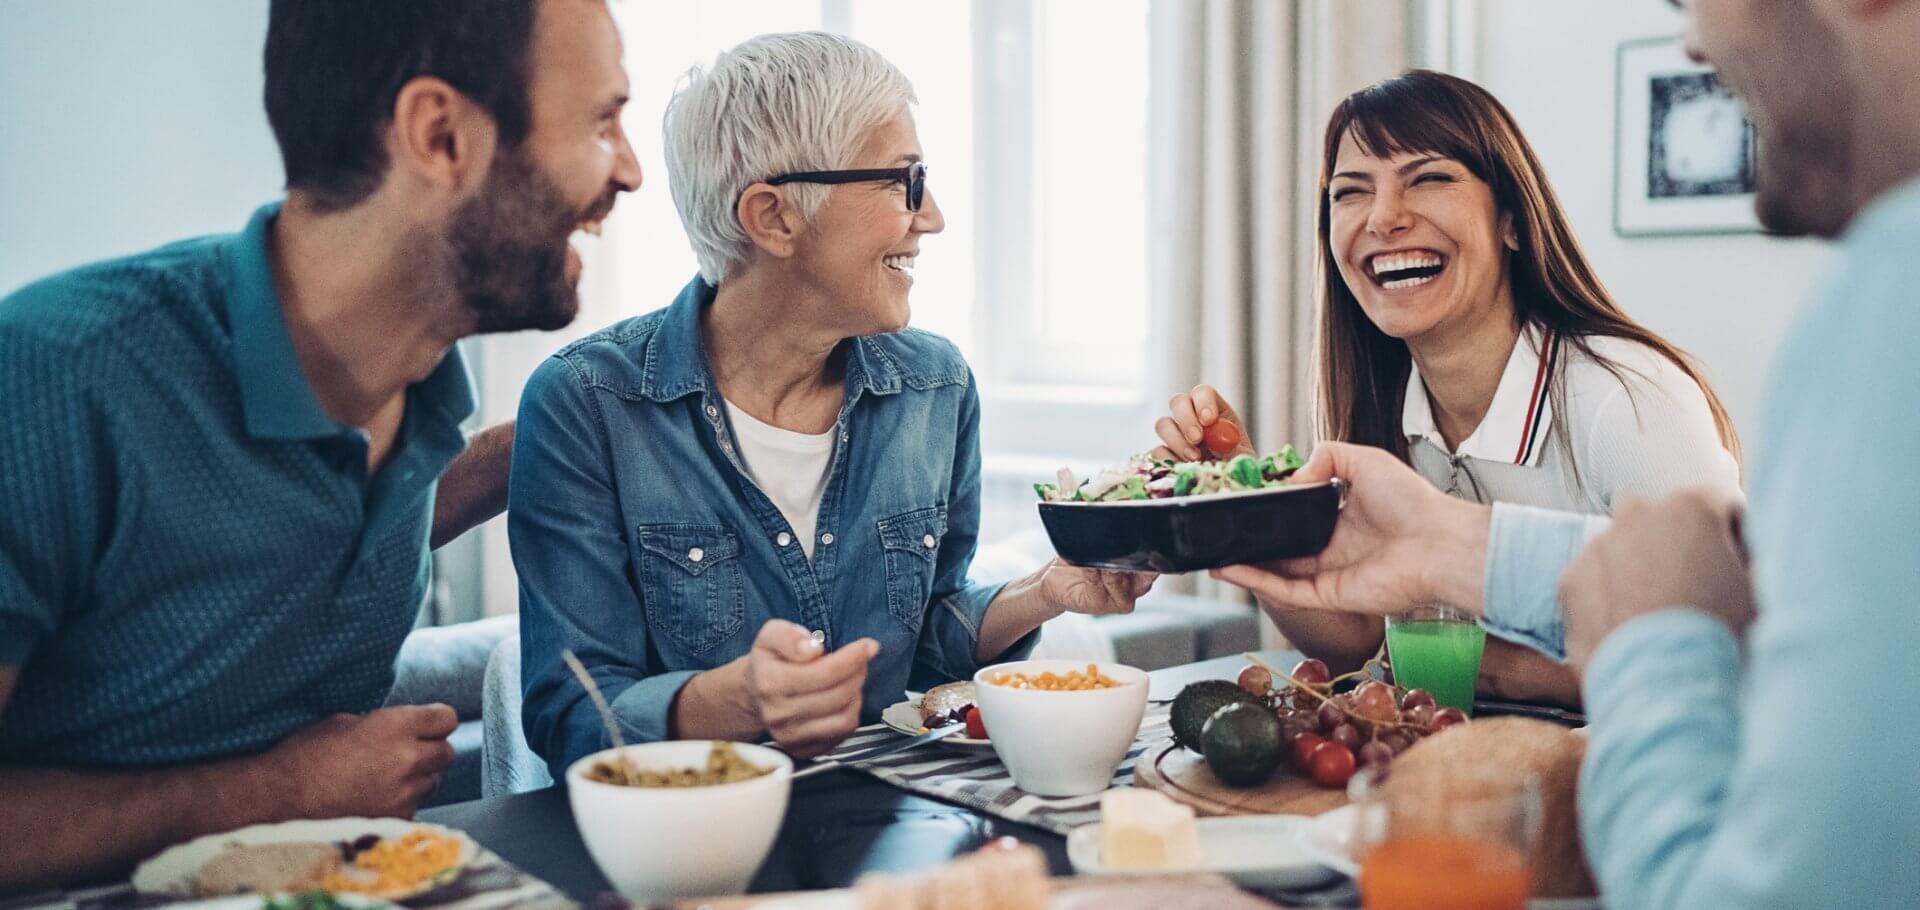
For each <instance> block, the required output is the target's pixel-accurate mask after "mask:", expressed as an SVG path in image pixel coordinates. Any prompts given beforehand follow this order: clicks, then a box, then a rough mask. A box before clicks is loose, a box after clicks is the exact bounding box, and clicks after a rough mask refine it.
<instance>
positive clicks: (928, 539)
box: [920, 534, 935, 550]
mask: <svg viewBox="0 0 1920 910" xmlns="http://www.w3.org/2000/svg"><path fill="white" fill-rule="evenodd" d="M920 542H921V543H923V544H926V545H927V549H929V550H931V549H933V545H934V543H935V541H934V539H933V535H932V534H928V535H927V536H925V537H922V538H920Z"/></svg>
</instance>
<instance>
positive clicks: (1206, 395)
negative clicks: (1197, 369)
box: [1153, 385, 1254, 461]
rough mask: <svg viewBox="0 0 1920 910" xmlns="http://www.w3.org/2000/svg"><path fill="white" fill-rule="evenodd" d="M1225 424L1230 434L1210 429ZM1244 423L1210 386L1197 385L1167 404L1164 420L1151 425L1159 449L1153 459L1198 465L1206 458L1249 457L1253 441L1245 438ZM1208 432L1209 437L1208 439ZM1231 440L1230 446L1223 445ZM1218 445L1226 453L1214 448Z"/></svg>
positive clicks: (1245, 423)
mask: <svg viewBox="0 0 1920 910" xmlns="http://www.w3.org/2000/svg"><path fill="white" fill-rule="evenodd" d="M1221 421H1226V422H1227V423H1230V424H1232V425H1233V429H1232V430H1231V431H1226V436H1224V437H1223V436H1222V435H1221V433H1222V431H1220V430H1215V429H1214V425H1215V424H1217V423H1220V422H1221ZM1246 430H1247V422H1246V421H1244V420H1241V419H1240V415H1239V414H1237V413H1235V412H1234V410H1233V405H1230V404H1228V403H1227V400H1226V399H1225V398H1222V397H1220V391H1219V390H1218V389H1215V388H1214V387H1213V386H1210V385H1197V386H1194V387H1193V391H1191V392H1181V393H1180V394H1178V395H1175V396H1173V398H1172V399H1171V400H1169V401H1168V402H1167V416H1165V417H1162V418H1160V419H1159V420H1156V421H1154V424H1153V432H1154V433H1155V434H1156V435H1158V436H1159V437H1160V443H1161V444H1160V446H1159V447H1158V448H1156V449H1154V450H1153V457H1155V458H1160V459H1168V458H1171V459H1174V460H1177V461H1200V460H1201V459H1204V458H1206V457H1208V454H1209V453H1211V454H1212V457H1213V458H1215V459H1217V460H1223V461H1224V460H1226V459H1229V458H1232V457H1233V456H1235V455H1252V454H1253V452H1254V449H1253V440H1251V439H1248V438H1247V437H1246V435H1245V434H1246ZM1210 432H1211V434H1212V435H1209V433H1210ZM1227 439H1232V440H1233V441H1232V442H1230V443H1229V442H1227V441H1226V440H1227ZM1216 443H1218V444H1221V445H1224V446H1225V447H1226V451H1224V452H1223V451H1219V450H1217V449H1215V448H1214V445H1215V444H1216Z"/></svg>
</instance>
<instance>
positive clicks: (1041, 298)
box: [577, 0, 1152, 473]
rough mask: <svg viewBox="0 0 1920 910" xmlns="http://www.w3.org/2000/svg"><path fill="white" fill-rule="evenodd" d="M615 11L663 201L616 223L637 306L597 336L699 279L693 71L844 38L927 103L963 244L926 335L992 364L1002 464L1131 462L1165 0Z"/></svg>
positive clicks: (938, 245)
mask: <svg viewBox="0 0 1920 910" xmlns="http://www.w3.org/2000/svg"><path fill="white" fill-rule="evenodd" d="M614 10H615V14H616V15H617V16H618V17H620V19H621V20H622V23H621V24H622V32H623V34H624V36H625V39H626V42H627V70H628V75H629V77H630V78H631V80H632V83H633V101H632V103H631V105H630V107H629V112H628V121H627V122H628V132H629V135H630V136H631V138H632V140H633V143H634V148H635V150H636V151H637V152H638V153H639V155H640V159H641V166H642V170H643V171H644V172H645V174H646V186H645V188H644V189H642V191H641V192H640V193H637V194H635V195H634V196H632V197H629V198H628V199H626V200H625V201H623V202H622V203H621V206H620V208H619V210H618V211H616V213H615V215H614V219H613V221H612V223H611V224H610V233H611V234H612V236H613V237H614V238H615V240H614V242H613V250H612V251H611V252H613V254H614V256H615V257H616V258H617V260H618V262H619V265H620V267H619V269H618V270H617V271H618V278H617V286H618V289H619V298H620V299H619V302H618V305H617V309H618V310H619V311H618V312H614V311H610V310H609V309H608V308H607V307H605V306H596V307H594V308H593V309H592V310H590V311H589V314H583V319H582V321H583V322H586V321H588V319H587V317H588V315H593V316H599V317H601V319H600V323H602V324H603V323H605V322H609V321H612V320H614V319H619V318H623V317H625V316H630V315H633V314H636V313H640V312H645V311H647V310H651V309H654V308H656V307H660V306H664V305H665V304H666V303H667V302H668V301H669V300H670V299H671V298H672V296H673V294H674V293H675V292H677V291H678V290H679V289H680V287H681V286H682V285H684V284H685V283H686V281H687V280H688V279H689V278H691V277H692V275H693V274H694V271H695V264H694V259H693V255H692V252H691V251H690V250H689V249H688V246H687V242H686V239H685V236H684V235H683V233H682V232H681V228H680V222H679V218H678V216H677V214H676V213H675V212H674V209H673V203H672V199H671V198H670V197H669V195H668V193H667V192H666V190H665V186H664V185H665V182H666V178H665V166H664V164H663V163H662V162H663V158H662V154H661V137H660V128H659V123H660V113H661V111H663V110H665V108H666V104H667V100H668V99H669V98H670V97H671V96H672V93H673V91H674V89H675V88H677V87H678V85H679V83H680V80H681V79H682V77H683V76H684V74H685V73H686V71H687V69H688V68H689V67H691V66H693V65H696V64H699V65H706V64H709V63H711V61H712V59H713V57H714V55H715V54H716V53H718V52H719V51H721V50H723V49H725V48H727V47H730V46H732V45H734V44H737V43H739V42H740V41H743V40H745V39H747V38H750V37H752V36H754V35H758V34H763V33H766V32H772V31H787V30H796V29H810V28H825V29H829V30H833V31H838V32H842V33H845V34H849V35H851V36H853V37H855V38H858V39H859V40H861V41H864V42H866V43H867V44H870V45H872V46H873V47H874V48H875V49H876V50H878V51H880V53H882V54H884V55H886V57H887V58H888V59H889V60H892V61H893V62H894V63H895V64H896V65H898V66H899V67H900V68H901V70H902V71H904V72H905V73H906V75H907V77H908V78H909V79H911V80H912V81H913V84H914V89H915V91H916V93H917V94H918V96H919V99H920V103H919V105H918V107H917V109H916V114H917V126H918V128H919V131H920V138H921V142H922V144H923V145H924V146H925V148H926V150H927V155H928V161H929V162H930V163H931V165H932V174H931V177H930V183H929V185H930V187H931V188H932V191H933V192H934V193H935V194H936V195H937V197H938V199H939V201H940V204H941V207H942V209H943V210H944V211H945V213H946V216H947V231H946V232H945V233H944V234H942V235H940V236H939V237H935V238H931V239H929V240H928V241H927V242H926V244H925V245H924V246H923V250H922V254H921V258H920V263H919V267H918V269H917V275H916V279H917V280H916V281H915V285H914V292H913V304H914V316H913V320H914V324H915V325H917V326H919V327H921V328H924V329H927V330H929V331H933V332H938V333H940V334H942V335H945V336H947V337H948V338H950V339H952V340H953V341H954V342H955V343H956V344H958V345H959V346H960V349H961V350H962V351H963V352H964V353H965V354H966V355H967V358H968V360H969V361H970V362H972V363H973V365H974V369H975V372H976V373H977V374H978V375H979V378H980V383H981V388H982V392H983V395H984V396H985V397H986V398H987V399H988V402H989V404H988V407H987V415H986V417H985V418H984V421H983V422H984V424H985V428H984V432H985V437H986V438H985V443H986V447H987V449H988V451H989V453H990V455H995V456H1002V455H1005V456H1011V455H1029V456H1033V455H1037V456H1045V457H1046V458H1049V459H1057V458H1058V457H1066V456H1078V457H1082V458H1095V459H1099V458H1106V459H1108V460H1113V459H1117V458H1118V457H1119V456H1121V455H1124V454H1125V453H1126V452H1128V451H1130V450H1132V449H1133V448H1137V447H1139V446H1140V445H1141V444H1142V443H1143V442H1144V441H1145V439H1146V437H1147V435H1148V432H1149V431H1148V424H1147V422H1146V417H1145V415H1146V413H1147V412H1146V410H1145V408H1144V407H1143V406H1142V401H1143V399H1144V398H1147V397H1152V396H1146V395H1144V394H1143V393H1144V391H1145V390H1143V389H1142V388H1141V384H1142V381H1143V379H1144V376H1145V374H1146V371H1145V370H1144V369H1143V364H1144V362H1145V359H1146V356H1147V347H1146V342H1147V338H1146V326H1147V322H1148V320H1147V300H1146V293H1147V276H1146V183H1147V171H1146V158H1145V155H1146V152H1145V149H1146V146H1147V143H1146V130H1147V124H1146V117H1147V100H1146V99H1147V85H1146V79H1147V75H1146V73H1147V59H1146V55H1147V40H1148V39H1147V0H1046V2H1039V3H1032V2H1028V0H972V2H962V0H952V2H939V3H918V4H910V5H909V4H901V3H897V2H890V0H821V2H818V3H794V2H791V0H709V2H704V3H700V4H687V5H684V6H669V5H663V4H653V3H644V4H643V3H621V4H615V5H614ZM597 327H598V325H597V324H595V325H582V326H578V327H577V328H578V329H580V330H581V331H588V330H591V329H592V328H597ZM1048 473H1050V471H1049V472H1048Z"/></svg>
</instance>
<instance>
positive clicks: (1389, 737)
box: [1375, 732, 1413, 755]
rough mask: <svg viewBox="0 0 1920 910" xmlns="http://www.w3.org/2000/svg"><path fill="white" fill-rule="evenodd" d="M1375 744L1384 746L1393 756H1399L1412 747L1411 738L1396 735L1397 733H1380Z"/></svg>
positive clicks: (1401, 734)
mask: <svg viewBox="0 0 1920 910" xmlns="http://www.w3.org/2000/svg"><path fill="white" fill-rule="evenodd" d="M1375 742H1377V743H1379V744H1380V745H1383V746H1386V747H1387V748H1388V749H1390V750H1392V751H1393V754H1395V755H1399V754H1400V753H1402V752H1405V751H1407V749H1409V748H1411V747H1412V746H1413V738H1412V737H1410V736H1408V735H1407V734H1405V733H1397V732H1396V733H1382V734H1380V738H1379V739H1377V740H1375Z"/></svg>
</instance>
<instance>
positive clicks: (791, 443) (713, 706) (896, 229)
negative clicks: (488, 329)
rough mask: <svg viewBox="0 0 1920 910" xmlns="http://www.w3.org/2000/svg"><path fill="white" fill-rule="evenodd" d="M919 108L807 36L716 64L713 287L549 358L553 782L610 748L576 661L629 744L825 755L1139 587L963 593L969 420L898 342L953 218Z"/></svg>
mask: <svg viewBox="0 0 1920 910" xmlns="http://www.w3.org/2000/svg"><path fill="white" fill-rule="evenodd" d="M913 100H914V99H913V89H912V87H911V86H910V85H909V84H908V83H907V81H906V79H905V77H903V76H902V75H901V74H900V72H899V71H898V70H896V69H895V68H894V67H893V66H892V64H890V63H888V62H887V61H886V60H885V59H883V58H881V57H880V56H879V55H878V54H876V53H874V52H873V51H872V50H871V49H869V48H867V47H866V46H864V45H861V44H859V43H857V42H854V41H851V40H848V39H846V38H841V37H837V36H834V35H829V34H823V33H804V34H784V35H767V36H763V37H760V38H756V39H753V40H751V41H748V42H746V43H745V44H742V45H740V46H738V47H736V48H734V49H732V50H730V51H728V52H726V53H724V54H722V55H721V56H720V57H719V59H718V60H717V61H716V62H715V63H714V65H713V67H712V68H711V69H708V70H707V71H705V72H704V73H701V72H696V73H695V74H694V75H693V77H692V78H691V80H690V81H689V83H688V84H687V85H686V86H685V87H684V88H683V89H682V90H681V91H680V93H679V94H677V95H676V96H675V97H674V100H673V102H672V104H671V105H670V106H669V108H668V110H667V116H666V153H667V180H668V183H669V184H670V186H671V188H672V192H673V200H674V204H675V205H676V206H677V207H678V208H679V210H680V217H681V220H682V221H683V222H684V223H685V225H686V228H687V233H688V235H689V237H690V238H691V240H692V242H693V247H694V252H695V253H696V255H697V257H698V259H699V261H700V275H699V276H698V277H696V278H695V279H694V280H693V281H692V282H690V283H689V284H688V285H687V287H686V289H685V290H683V291H681V292H680V295H679V297H678V299H676V300H675V301H674V302H673V304H672V305H671V306H668V307H667V308H666V309H664V310H660V311H658V312H655V313H651V314H649V315H646V316H641V317H638V318H635V319H631V320H628V321H626V322H622V323H618V324H616V325H614V326H612V327H611V328H608V329H605V330H603V331H601V332H599V333H597V334H595V335H592V336H589V337H588V338H585V339H583V340H581V341H579V342H576V343H574V344H572V345H570V346H568V347H567V348H565V349H563V350H561V351H560V352H559V353H558V354H556V355H554V356H553V357H552V358H551V359H549V360H547V361H546V363H544V364H543V365H542V366H541V367H540V368H539V369H538V370H537V371H536V372H535V373H534V376H533V378H532V379H531V380H530V381H529V382H528V385H527V389H526V392H525V394H524V397H523V400H522V403H521V409H520V424H519V432H518V438H517V440H516V448H515V451H514V456H513V473H512V482H511V493H510V496H511V499H510V504H509V512H508V514H509V519H508V530H509V534H510V537H511V539H512V544H513V558H514V564H515V566H516V568H517V570H518V572H519V575H520V617H521V620H520V623H521V633H522V642H523V648H524V655H525V656H524V660H523V675H522V681H523V688H524V689H525V692H526V702H525V711H524V720H525V724H526V732H527V741H528V743H529V744H530V745H531V746H532V747H533V748H534V750H535V751H537V752H539V753H540V754H541V755H542V756H544V757H545V758H546V759H547V761H548V763H549V766H550V767H551V768H552V769H553V772H554V777H555V778H556V779H558V778H560V776H561V772H562V771H564V770H565V768H566V766H567V764H568V763H569V762H571V761H572V760H573V759H575V758H578V757H579V756H581V755H584V754H586V753H589V752H592V751H595V750H598V749H601V748H604V747H605V746H606V745H607V744H608V743H607V734H606V733H605V732H604V731H603V729H602V726H601V723H600V720H599V717H598V715H597V714H596V713H595V711H594V708H593V706H592V705H591V704H590V703H589V701H588V699H587V697H586V694H585V692H584V691H583V690H582V687H581V686H580V684H579V683H578V682H576V681H575V680H574V679H573V677H572V676H570V675H569V673H568V670H567V667H566V666H565V665H564V664H563V662H562V652H563V650H564V649H571V650H572V651H573V652H574V653H576V654H578V655H579V656H580V658H581V660H582V662H584V663H585V664H586V666H587V668H588V670H589V672H591V673H592V675H593V677H594V679H595V681H596V682H597V683H598V685H599V687H600V689H601V691H602V692H604V693H605V694H606V696H607V698H608V700H609V701H610V702H612V705H613V709H614V712H615V713H616V714H617V715H618V717H619V719H620V721H621V724H622V726H623V727H624V728H625V735H626V737H627V738H628V739H632V740H640V741H646V740H659V739H669V738H712V739H754V738H758V737H760V736H762V735H769V734H770V735H771V736H772V737H773V738H774V739H775V740H776V741H778V742H779V743H781V744H782V745H783V746H786V747H787V748H788V749H789V751H792V752H794V753H796V754H803V755H805V754H816V753H819V752H821V751H824V750H826V749H827V748H830V747H831V746H833V745H834V744H836V743H838V742H839V741H840V740H841V739H842V738H844V737H845V736H846V734H847V733H849V732H851V731H852V730H853V728H854V726H855V725H856V724H857V723H859V722H862V721H868V722H870V721H874V720H877V719H878V718H879V714H880V712H881V710H882V709H884V708H885V707H886V706H887V705H888V703H890V702H893V701H897V700H898V699H899V698H900V697H901V692H902V691H903V690H905V689H908V688H910V687H911V688H925V687H927V686H930V685H932V684H935V683H939V682H944V681H947V680H953V679H967V678H969V677H971V676H972V675H973V673H974V671H975V670H976V669H977V668H978V667H980V666H981V665H983V664H985V663H989V662H992V661H996V660H1001V659H1010V658H1014V657H1019V656H1022V655H1024V654H1025V653H1026V652H1027V651H1028V650H1030V649H1031V648H1032V646H1033V643H1034V641H1035V640H1036V639H1037V633H1036V630H1037V629H1038V628H1039V626H1040V624H1041V623H1042V622H1043V621H1045V620H1047V619H1049V618H1052V617H1054V616H1056V615H1059V614H1060V613H1061V612H1062V611H1065V610H1074V611H1078V612H1088V613H1103V612H1124V611H1127V610H1131V609H1132V607H1133V602H1134V600H1135V599H1136V598H1138V597H1139V596H1140V595H1141V594H1144V593H1145V591H1146V588H1147V587H1148V586H1150V585H1151V584H1152V577H1151V576H1135V575H1127V574H1123V573H1095V572H1087V571H1082V570H1077V569H1071V568H1067V567H1065V566H1063V565H1060V564H1058V563H1055V564H1052V565H1049V566H1047V567H1046V568H1044V569H1042V570H1041V571H1039V572H1038V573H1035V574H1034V575H1033V576H1031V577H1028V578H1025V579H1022V580H1018V581H1014V582H1010V583H1008V584H1006V585H1004V586H993V587H982V586H974V585H970V584H968V582H967V567H968V564H969V562H970V561H971V560H972V558H973V553H974V544H975V536H976V533H977V530H978V527H979V518H980V439H979V426H980V399H979V395H978V394H977V391H976V389H975V387H974V382H973V373H972V371H971V370H970V369H968V367H967V364H966V361H964V360H962V359H961V357H960V354H959V352H958V351H957V350H955V348H954V346H953V345H952V344H950V343H948V342H947V341H946V340H944V339H942V338H939V337H938V336H935V335H930V334H928V333H925V332H921V331H917V330H914V329H909V328H907V321H908V303H907V297H908V291H909V290H910V289H911V288H912V286H913V264H914V260H915V257H917V256H918V255H919V254H920V252H921V241H922V240H923V239H925V238H926V237H927V236H928V235H931V234H937V233H939V232H940V230H941V228H942V227H943V225H944V222H943V221H942V219H941V214H940V206H939V204H938V203H937V202H936V201H935V200H934V196H933V192H932V190H931V189H929V188H928V186H927V165H926V164H925V163H923V162H922V160H921V159H922V155H921V148H920V140H919V137H918V134H917V132H916V131H915V128H914V121H913V117H912V115H911V113H910V110H909V105H910V104H911V103H912V102H913Z"/></svg>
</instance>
